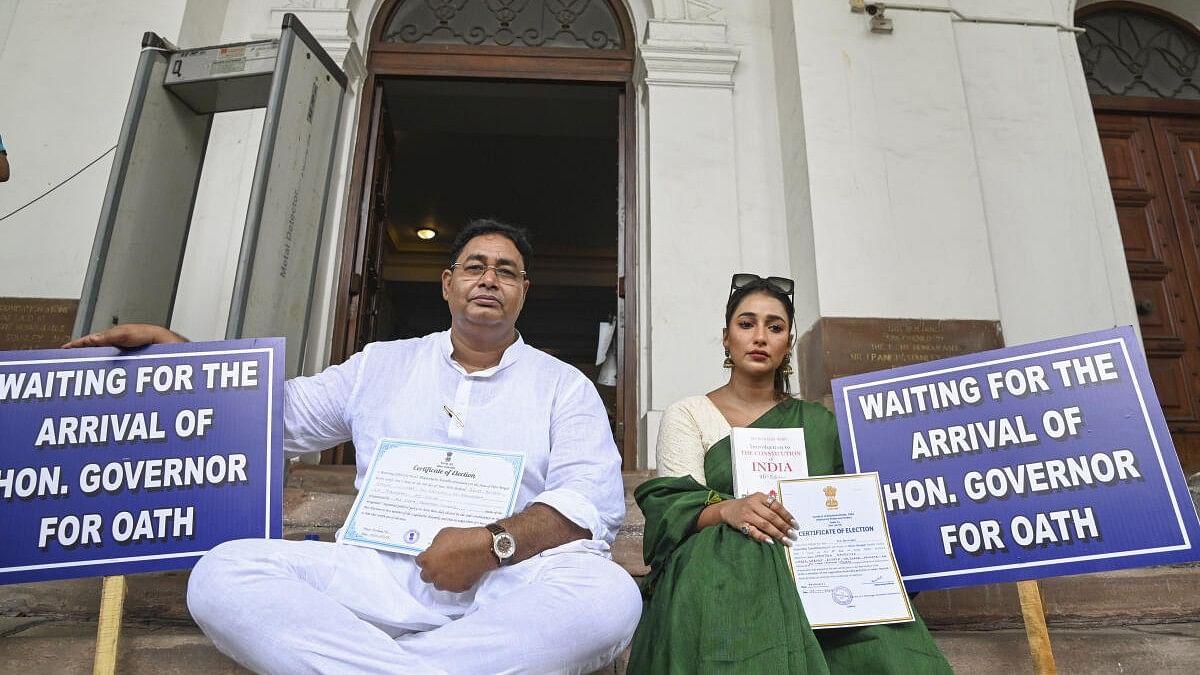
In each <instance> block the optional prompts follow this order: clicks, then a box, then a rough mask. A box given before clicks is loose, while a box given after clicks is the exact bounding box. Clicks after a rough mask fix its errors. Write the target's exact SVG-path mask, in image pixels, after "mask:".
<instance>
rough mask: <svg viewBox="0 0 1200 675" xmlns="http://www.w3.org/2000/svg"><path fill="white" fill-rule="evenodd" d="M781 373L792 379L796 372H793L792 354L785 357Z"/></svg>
mask: <svg viewBox="0 0 1200 675" xmlns="http://www.w3.org/2000/svg"><path fill="white" fill-rule="evenodd" d="M779 372H781V373H783V376H784V377H791V376H792V373H794V372H796V371H794V370H792V354H791V352H789V353H787V354H784V355H783V366H781V367H780V369H779Z"/></svg>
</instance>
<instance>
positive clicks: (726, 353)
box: [721, 349, 733, 368]
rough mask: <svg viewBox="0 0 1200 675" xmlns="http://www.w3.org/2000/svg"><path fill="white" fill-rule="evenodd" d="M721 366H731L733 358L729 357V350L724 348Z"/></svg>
mask: <svg viewBox="0 0 1200 675" xmlns="http://www.w3.org/2000/svg"><path fill="white" fill-rule="evenodd" d="M721 367H722V368H733V359H732V358H730V357H729V350H728V349H726V350H725V362H724V363H722V364H721Z"/></svg>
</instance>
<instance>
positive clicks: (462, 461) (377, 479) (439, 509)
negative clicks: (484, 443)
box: [339, 438, 525, 554]
mask: <svg viewBox="0 0 1200 675" xmlns="http://www.w3.org/2000/svg"><path fill="white" fill-rule="evenodd" d="M524 470H525V456H524V455H522V454H520V453H515V452H501V451H498V450H481V449H478V448H463V447H458V446H455V445H440V444H436V443H416V442H413V441H401V440H395V439H390V438H385V439H383V440H382V441H381V442H380V443H379V449H378V450H377V451H376V452H375V458H374V459H373V460H371V465H370V466H369V467H367V475H366V478H365V479H364V480H363V485H362V489H361V490H359V493H358V497H357V498H356V499H355V500H354V506H352V507H351V508H350V515H349V517H348V518H347V519H346V527H345V528H343V530H342V533H341V537H340V538H339V541H341V542H344V543H347V544H355V545H357V546H366V547H369V548H378V549H382V550H385V551H398V552H400V553H411V554H417V553H420V552H421V551H424V550H425V549H426V548H429V544H430V543H431V542H432V541H433V538H434V537H435V536H436V535H437V533H438V532H440V531H441V530H442V528H443V527H479V526H482V525H486V524H488V523H491V522H493V521H496V520H498V519H500V518H505V517H508V516H510V515H512V511H513V506H514V504H515V502H516V499H517V489H518V488H519V487H520V486H521V475H522V473H523V472H524Z"/></svg>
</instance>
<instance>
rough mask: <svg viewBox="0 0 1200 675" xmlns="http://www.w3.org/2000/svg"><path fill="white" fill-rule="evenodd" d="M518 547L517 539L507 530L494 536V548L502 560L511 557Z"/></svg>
mask: <svg viewBox="0 0 1200 675" xmlns="http://www.w3.org/2000/svg"><path fill="white" fill-rule="evenodd" d="M516 548H517V542H516V540H515V539H513V536H512V535H511V534H509V533H507V532H501V533H500V534H497V535H496V536H495V537H493V538H492V550H493V551H495V552H496V557H498V558H500V559H501V560H504V559H505V558H511V557H512V554H513V552H514V551H516Z"/></svg>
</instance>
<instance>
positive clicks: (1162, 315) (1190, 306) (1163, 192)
mask: <svg viewBox="0 0 1200 675" xmlns="http://www.w3.org/2000/svg"><path fill="white" fill-rule="evenodd" d="M1096 123H1097V127H1098V128H1099V131H1100V141H1101V146H1102V147H1103V149H1104V159H1105V163H1106V164H1107V166H1108V177H1109V183H1110V185H1111V187H1112V193H1113V199H1114V201H1115V203H1116V208H1117V218H1118V220H1119V221H1120V225H1121V236H1122V239H1123V240H1124V245H1125V259H1126V262H1127V264H1128V267H1129V277H1130V280H1131V281H1132V285H1133V295H1134V302H1135V306H1136V308H1137V314H1138V322H1139V325H1140V326H1141V332H1142V341H1143V345H1144V347H1145V351H1146V358H1147V361H1148V362H1149V366H1150V374H1151V377H1152V378H1153V380H1154V387H1155V389H1156V390H1157V392H1158V398H1159V401H1160V402H1161V404H1162V408H1163V413H1164V415H1165V416H1166V419H1167V424H1168V427H1169V428H1170V430H1171V435H1172V437H1173V439H1174V441H1175V447H1176V450H1177V451H1178V453H1179V459H1180V462H1181V463H1182V464H1183V468H1184V471H1185V473H1188V474H1190V473H1193V472H1196V471H1200V116H1186V115H1163V114H1147V113H1142V112H1098V113H1097V114H1096Z"/></svg>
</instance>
